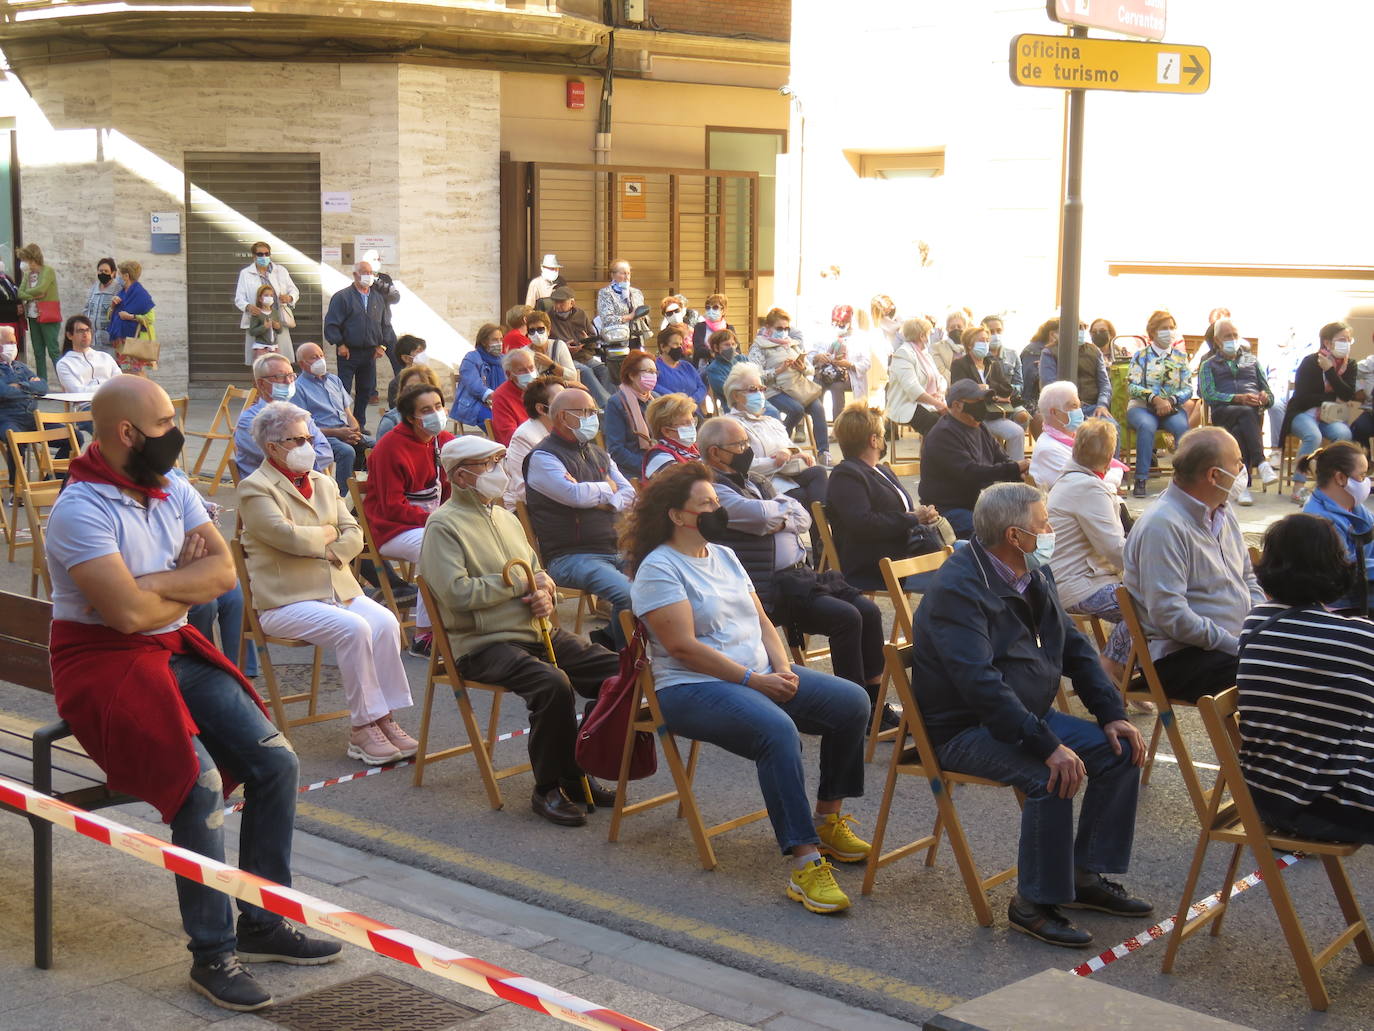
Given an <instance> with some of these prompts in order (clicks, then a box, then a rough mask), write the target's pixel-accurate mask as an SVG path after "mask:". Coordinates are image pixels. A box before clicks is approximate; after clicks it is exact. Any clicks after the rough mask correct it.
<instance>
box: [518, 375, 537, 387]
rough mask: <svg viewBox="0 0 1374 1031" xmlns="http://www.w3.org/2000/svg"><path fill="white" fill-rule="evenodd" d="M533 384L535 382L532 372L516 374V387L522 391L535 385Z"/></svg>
mask: <svg viewBox="0 0 1374 1031" xmlns="http://www.w3.org/2000/svg"><path fill="white" fill-rule="evenodd" d="M533 382H534V373H532V372H517V373H516V374H515V385H516V386H517V387H519V388H520V389H521V390H524V389H525V388H526V387H527V386H529V385H530V384H531V383H533Z"/></svg>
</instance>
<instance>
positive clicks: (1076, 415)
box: [1067, 408, 1083, 430]
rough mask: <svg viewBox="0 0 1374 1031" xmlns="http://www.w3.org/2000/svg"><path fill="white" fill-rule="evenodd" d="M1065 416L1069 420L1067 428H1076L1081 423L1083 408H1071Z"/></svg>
mask: <svg viewBox="0 0 1374 1031" xmlns="http://www.w3.org/2000/svg"><path fill="white" fill-rule="evenodd" d="M1067 418H1068V420H1069V429H1071V430H1076V429H1078V427H1080V426H1082V425H1083V409H1081V408H1071V409H1070V410H1069V412H1068V416H1067Z"/></svg>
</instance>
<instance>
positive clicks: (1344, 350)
mask: <svg viewBox="0 0 1374 1031" xmlns="http://www.w3.org/2000/svg"><path fill="white" fill-rule="evenodd" d="M1331 353H1332V354H1334V355H1335V356H1336V357H1337V358H1344V357H1345V356H1346V355H1348V354H1349V353H1350V341H1349V340H1333V341H1331Z"/></svg>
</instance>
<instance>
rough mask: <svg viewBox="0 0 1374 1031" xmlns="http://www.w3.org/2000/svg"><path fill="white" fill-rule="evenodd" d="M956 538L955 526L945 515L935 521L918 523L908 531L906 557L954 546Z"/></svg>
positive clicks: (927, 553)
mask: <svg viewBox="0 0 1374 1031" xmlns="http://www.w3.org/2000/svg"><path fill="white" fill-rule="evenodd" d="M955 540H957V538H956V536H955V534H954V526H953V525H952V524H951V523H950V521H949V520H948V519H946V518H945V517H944V516H941V517H940V518H939V519H937V520H936V521H935V522H933V523H917V524H916V525H915V526H913V527H912V528H911V529H910V531H908V533H907V538H906V556H905V557H908V558H909V557H911V556H913V555H929V554H931V553H932V552H936V551H943V550H944V549H945V548H947V547H952V546H953V545H954V542H955Z"/></svg>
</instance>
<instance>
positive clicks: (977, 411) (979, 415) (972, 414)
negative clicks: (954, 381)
mask: <svg viewBox="0 0 1374 1031" xmlns="http://www.w3.org/2000/svg"><path fill="white" fill-rule="evenodd" d="M964 414H965V415H967V416H968V417H969V418H970V419H977V420H978V421H979V422H982V421H983V420H984V419H986V418H987V417H988V406H987V405H986V404H984V403H983V402H982V401H965V402H964Z"/></svg>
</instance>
